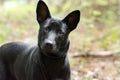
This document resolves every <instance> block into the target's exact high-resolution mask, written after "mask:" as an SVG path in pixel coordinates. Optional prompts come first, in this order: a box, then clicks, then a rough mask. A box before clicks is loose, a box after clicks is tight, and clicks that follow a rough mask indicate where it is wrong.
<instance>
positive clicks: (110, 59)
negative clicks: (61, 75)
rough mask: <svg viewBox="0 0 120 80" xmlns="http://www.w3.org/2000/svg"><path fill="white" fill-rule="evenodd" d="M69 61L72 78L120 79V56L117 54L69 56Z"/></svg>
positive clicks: (85, 79) (91, 79)
mask: <svg viewBox="0 0 120 80" xmlns="http://www.w3.org/2000/svg"><path fill="white" fill-rule="evenodd" d="M70 62H71V68H72V80H120V58H119V57H117V56H107V57H94V56H86V57H84V56H79V57H70ZM72 63H73V64H72Z"/></svg>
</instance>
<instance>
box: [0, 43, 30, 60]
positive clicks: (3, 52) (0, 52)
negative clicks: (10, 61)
mask: <svg viewBox="0 0 120 80" xmlns="http://www.w3.org/2000/svg"><path fill="white" fill-rule="evenodd" d="M30 46H31V45H29V44H27V43H23V42H11V43H6V44H4V45H2V46H1V47H0V56H1V57H2V58H15V57H16V56H17V55H18V54H21V53H22V52H23V51H25V50H26V49H27V48H29V47H30Z"/></svg>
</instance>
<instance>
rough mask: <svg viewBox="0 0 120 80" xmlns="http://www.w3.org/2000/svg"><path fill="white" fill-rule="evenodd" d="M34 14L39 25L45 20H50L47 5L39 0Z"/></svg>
mask: <svg viewBox="0 0 120 80" xmlns="http://www.w3.org/2000/svg"><path fill="white" fill-rule="evenodd" d="M36 14H37V21H38V22H39V23H42V22H43V21H45V20H46V19H47V18H51V15H50V12H49V9H48V7H47V5H46V4H45V3H44V2H43V1H41V0H40V1H39V2H38V4H37V9H36Z"/></svg>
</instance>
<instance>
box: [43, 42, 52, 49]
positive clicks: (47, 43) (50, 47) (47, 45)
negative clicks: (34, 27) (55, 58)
mask: <svg viewBox="0 0 120 80" xmlns="http://www.w3.org/2000/svg"><path fill="white" fill-rule="evenodd" d="M53 45H54V44H53V42H51V41H48V42H46V43H45V48H46V49H48V50H52V49H53Z"/></svg>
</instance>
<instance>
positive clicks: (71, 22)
mask: <svg viewBox="0 0 120 80" xmlns="http://www.w3.org/2000/svg"><path fill="white" fill-rule="evenodd" d="M79 21H80V11H79V10H76V11H73V12H71V13H70V14H68V15H67V16H66V17H65V18H64V19H63V22H64V23H66V25H67V26H68V28H69V30H70V31H72V30H74V29H75V28H76V27H77V24H78V22H79Z"/></svg>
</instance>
